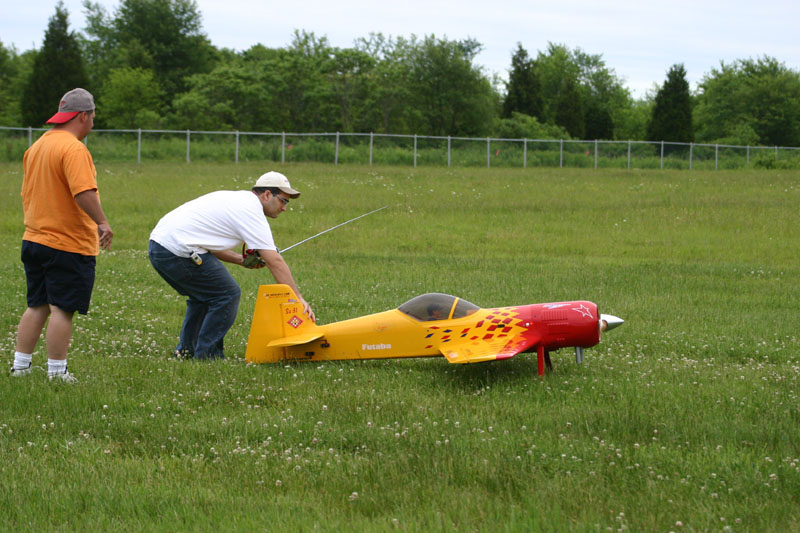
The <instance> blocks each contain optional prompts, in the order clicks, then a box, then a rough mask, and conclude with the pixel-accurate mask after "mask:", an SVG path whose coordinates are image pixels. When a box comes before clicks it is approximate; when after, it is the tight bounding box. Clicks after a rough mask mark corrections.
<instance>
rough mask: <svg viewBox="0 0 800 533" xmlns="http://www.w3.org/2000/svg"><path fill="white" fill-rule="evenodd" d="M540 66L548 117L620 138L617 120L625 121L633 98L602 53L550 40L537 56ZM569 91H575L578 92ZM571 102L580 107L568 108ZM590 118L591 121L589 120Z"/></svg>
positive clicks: (601, 135) (586, 132) (594, 135)
mask: <svg viewBox="0 0 800 533" xmlns="http://www.w3.org/2000/svg"><path fill="white" fill-rule="evenodd" d="M536 68H537V71H538V73H539V77H540V80H541V84H542V100H543V104H544V105H543V109H544V120H545V121H547V122H551V123H555V124H559V125H562V126H564V127H565V128H567V130H568V131H571V132H576V131H580V132H581V135H585V136H589V135H591V138H597V139H614V138H616V136H617V135H616V132H615V128H616V124H617V123H618V122H620V123H621V122H622V119H623V115H624V114H625V113H626V112H627V111H628V110H629V109H630V107H631V106H632V105H633V100H632V98H631V96H630V93H629V92H628V90H627V89H625V88H624V87H623V86H622V82H621V81H620V80H619V79H618V78H617V76H616V75H615V74H614V72H613V70H611V69H609V68H608V67H607V66H606V65H605V62H604V61H603V59H602V56H601V55H599V54H597V55H595V54H587V53H585V52H583V51H582V50H581V49H580V48H576V49H575V50H570V49H569V48H567V47H566V46H565V45H561V44H554V43H548V46H547V50H546V51H544V52H539V54H538V56H537V59H536ZM565 92H566V93H571V92H575V93H577V96H576V95H575V94H565ZM570 102H572V104H570ZM569 105H577V106H578V107H576V108H575V109H568V108H567V106H569ZM587 119H588V120H590V121H591V123H590V124H586V120H587ZM567 123H569V126H567ZM572 134H573V135H574V133H572Z"/></svg>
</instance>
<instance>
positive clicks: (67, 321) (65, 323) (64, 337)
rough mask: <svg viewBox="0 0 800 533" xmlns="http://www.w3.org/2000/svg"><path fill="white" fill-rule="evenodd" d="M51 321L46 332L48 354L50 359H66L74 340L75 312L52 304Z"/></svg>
mask: <svg viewBox="0 0 800 533" xmlns="http://www.w3.org/2000/svg"><path fill="white" fill-rule="evenodd" d="M50 311H51V313H52V314H51V316H50V323H49V324H48V325H47V331H46V332H45V337H44V338H45V342H46V343H47V356H48V357H49V358H50V360H55V361H64V360H66V358H67V350H69V343H70V341H71V340H72V317H73V315H74V314H75V313H74V312H67V311H64V310H63V309H61V308H59V307H56V306H55V305H51V306H50Z"/></svg>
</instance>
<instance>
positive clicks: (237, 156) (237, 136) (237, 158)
mask: <svg viewBox="0 0 800 533" xmlns="http://www.w3.org/2000/svg"><path fill="white" fill-rule="evenodd" d="M235 157H236V164H237V165H238V164H239V130H236V156H235Z"/></svg>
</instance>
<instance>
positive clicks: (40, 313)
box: [17, 305, 50, 354]
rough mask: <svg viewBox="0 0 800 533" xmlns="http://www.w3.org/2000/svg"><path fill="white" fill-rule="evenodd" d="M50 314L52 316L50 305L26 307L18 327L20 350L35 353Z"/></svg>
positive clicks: (18, 347) (18, 345)
mask: <svg viewBox="0 0 800 533" xmlns="http://www.w3.org/2000/svg"><path fill="white" fill-rule="evenodd" d="M48 316H50V306H49V305H40V306H37V307H28V308H27V309H25V312H24V313H22V318H21V319H20V321H19V328H18V329H17V351H18V352H22V353H27V354H32V353H33V351H34V350H35V349H36V342H37V341H38V340H39V335H41V334H42V330H43V329H44V324H45V322H47V317H48Z"/></svg>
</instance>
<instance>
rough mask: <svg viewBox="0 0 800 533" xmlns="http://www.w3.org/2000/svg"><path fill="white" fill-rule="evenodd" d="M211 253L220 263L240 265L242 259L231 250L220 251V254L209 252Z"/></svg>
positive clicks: (240, 255)
mask: <svg viewBox="0 0 800 533" xmlns="http://www.w3.org/2000/svg"><path fill="white" fill-rule="evenodd" d="M211 253H212V254H213V255H214V257H216V258H217V259H219V260H220V261H225V262H226V263H233V264H234V265H241V264H242V260H243V259H244V258H243V257H242V254H239V253H236V252H234V251H233V250H222V251H221V252H215V251H213V250H211Z"/></svg>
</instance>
